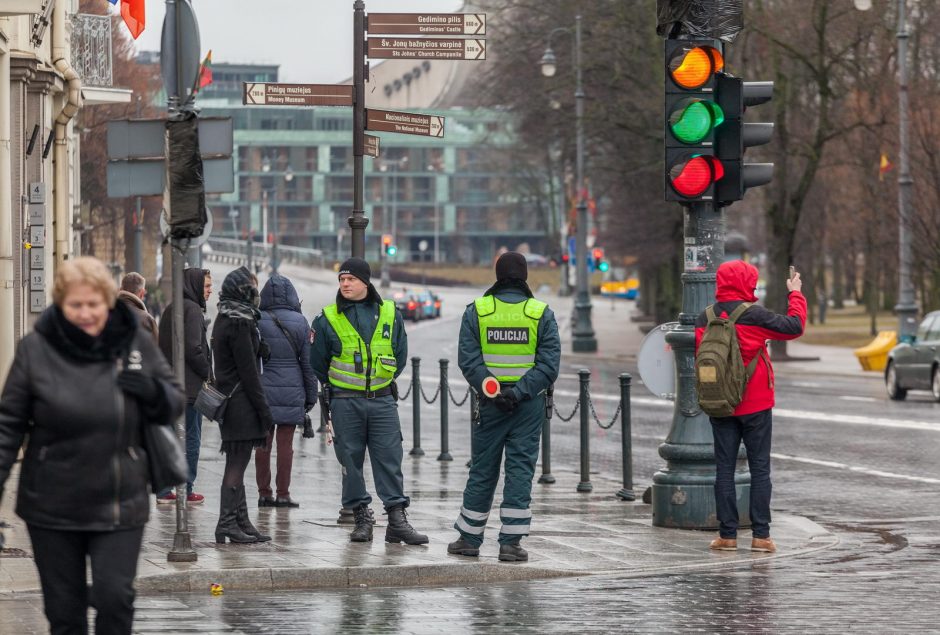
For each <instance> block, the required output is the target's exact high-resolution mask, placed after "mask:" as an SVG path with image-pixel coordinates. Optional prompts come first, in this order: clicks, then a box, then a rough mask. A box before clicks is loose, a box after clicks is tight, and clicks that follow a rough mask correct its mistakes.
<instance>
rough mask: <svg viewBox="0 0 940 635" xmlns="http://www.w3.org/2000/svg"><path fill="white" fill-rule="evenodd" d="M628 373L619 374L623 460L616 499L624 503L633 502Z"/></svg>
mask: <svg viewBox="0 0 940 635" xmlns="http://www.w3.org/2000/svg"><path fill="white" fill-rule="evenodd" d="M631 381H632V377H631V376H630V373H621V374H620V436H621V439H620V453H621V458H622V460H623V489H621V490H620V491H619V492H617V497H618V498H619V499H620V500H624V501H635V500H636V494H635V493H634V492H633V438H632V435H633V431H632V426H631V423H630V382H631Z"/></svg>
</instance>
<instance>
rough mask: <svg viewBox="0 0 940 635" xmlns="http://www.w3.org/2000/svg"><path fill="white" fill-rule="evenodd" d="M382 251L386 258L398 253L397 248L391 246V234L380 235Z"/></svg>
mask: <svg viewBox="0 0 940 635" xmlns="http://www.w3.org/2000/svg"><path fill="white" fill-rule="evenodd" d="M382 251H384V252H385V255H386V256H394V255H395V254H397V253H398V247H396V246H395V245H393V244H392V235H391V234H382Z"/></svg>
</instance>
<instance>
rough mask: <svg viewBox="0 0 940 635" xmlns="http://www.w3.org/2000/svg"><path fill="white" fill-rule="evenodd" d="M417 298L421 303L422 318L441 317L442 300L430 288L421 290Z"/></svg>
mask: <svg viewBox="0 0 940 635" xmlns="http://www.w3.org/2000/svg"><path fill="white" fill-rule="evenodd" d="M417 300H418V302H419V303H420V309H421V319H422V320H426V319H433V318H436V317H441V301H440V299H439V298H438V297H437V296H436V295H434V294H433V293H432V292H431V290H430V289H425V290H424V291H419V292H418V295H417Z"/></svg>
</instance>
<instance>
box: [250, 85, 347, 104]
mask: <svg viewBox="0 0 940 635" xmlns="http://www.w3.org/2000/svg"><path fill="white" fill-rule="evenodd" d="M242 103H243V104H245V105H247V106H352V103H353V87H352V86H351V85H347V84H274V83H261V82H258V83H255V82H243V83H242Z"/></svg>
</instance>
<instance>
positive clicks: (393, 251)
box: [388, 245, 398, 256]
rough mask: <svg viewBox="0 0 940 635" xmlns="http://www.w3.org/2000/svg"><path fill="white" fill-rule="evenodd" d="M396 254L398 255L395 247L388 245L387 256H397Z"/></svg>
mask: <svg viewBox="0 0 940 635" xmlns="http://www.w3.org/2000/svg"><path fill="white" fill-rule="evenodd" d="M397 253H398V247H396V246H394V245H389V246H388V255H389V256H394V255H395V254H397Z"/></svg>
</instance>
